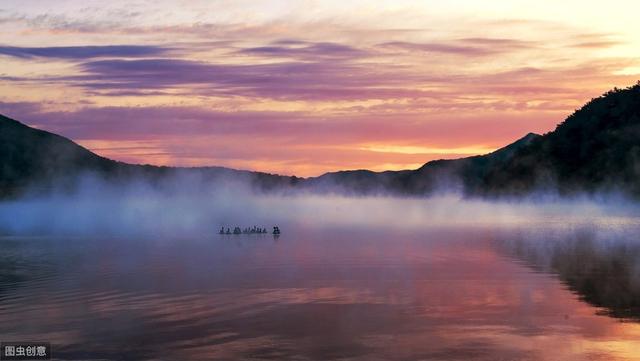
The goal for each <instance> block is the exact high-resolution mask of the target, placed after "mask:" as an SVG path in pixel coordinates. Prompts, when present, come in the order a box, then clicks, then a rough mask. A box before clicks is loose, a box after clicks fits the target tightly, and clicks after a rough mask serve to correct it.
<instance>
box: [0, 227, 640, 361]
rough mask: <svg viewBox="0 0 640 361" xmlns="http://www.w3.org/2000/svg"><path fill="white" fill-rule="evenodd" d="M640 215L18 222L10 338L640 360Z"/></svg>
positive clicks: (327, 352)
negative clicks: (234, 226)
mask: <svg viewBox="0 0 640 361" xmlns="http://www.w3.org/2000/svg"><path fill="white" fill-rule="evenodd" d="M636 219H637V218H633V217H632V218H625V217H611V218H606V219H599V220H597V221H594V220H589V221H582V222H571V221H565V220H558V219H546V220H541V221H538V222H524V223H509V222H506V223H505V222H502V223H499V224H492V223H490V222H478V223H473V222H467V223H464V224H463V223H460V222H458V223H455V222H454V223H452V224H446V223H445V222H440V223H438V224H430V225H428V226H406V227H405V226H403V227H399V226H398V227H395V226H389V225H388V224H383V223H376V224H377V225H372V224H369V225H366V224H364V223H362V222H359V223H358V222H357V223H354V224H353V225H349V224H347V223H346V222H344V223H341V224H337V223H336V224H334V225H332V226H314V225H313V224H312V223H310V222H298V223H296V222H290V223H288V224H286V225H285V226H281V228H282V230H283V233H282V235H281V236H279V237H277V238H275V237H274V236H272V235H270V234H269V235H238V236H226V235H218V234H216V231H217V229H218V226H217V225H216V226H212V227H211V232H210V233H203V234H201V235H200V236H194V235H189V236H183V237H181V236H175V235H172V236H170V237H169V236H158V237H148V236H147V237H142V236H130V237H127V236H122V235H120V236H109V235H100V234H96V235H95V236H92V237H89V236H86V235H84V236H71V235H68V236H51V235H49V236H15V235H14V236H11V235H5V236H3V237H2V238H0V247H1V249H2V252H1V253H0V335H1V341H4V342H7V341H44V342H50V343H51V344H52V350H53V354H54V357H55V358H56V359H63V360H71V359H73V360H75V359H88V360H93V359H95V360H232V359H256V360H257V359H270V360H290V359H294V360H330V359H333V360H337V359H339V360H632V359H640V323H638V319H639V318H638V316H640V311H639V310H640V299H639V295H640V277H639V276H640V239H638V238H637V234H640V232H637V231H638V230H639V229H640V227H638V224H640V222H637V221H636ZM634 237H635V238H634Z"/></svg>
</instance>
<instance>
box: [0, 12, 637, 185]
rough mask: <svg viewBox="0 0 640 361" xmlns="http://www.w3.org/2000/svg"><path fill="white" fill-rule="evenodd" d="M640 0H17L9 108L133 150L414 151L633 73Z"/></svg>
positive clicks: (399, 164)
mask: <svg viewBox="0 0 640 361" xmlns="http://www.w3.org/2000/svg"><path fill="white" fill-rule="evenodd" d="M524 4H527V6H524ZM639 12H640V3H638V2H637V1H610V2H608V3H607V4H606V7H603V6H602V4H596V3H585V2H579V1H574V0H571V1H563V2H561V3H558V2H552V1H539V2H537V3H536V6H535V7H534V6H531V3H530V2H526V3H525V2H524V1H493V2H490V3H487V2H477V1H465V0H459V1H451V2H447V4H443V3H442V2H438V1H375V2H371V1H300V0H298V1H284V0H282V1H275V0H274V1H260V2H256V1H244V0H240V1H238V0H235V1H226V0H220V1H177V0H176V1H172V0H163V1H145V0H141V1H120V0H118V1H109V2H108V3H105V2H93V1H89V2H87V1H70V0H67V1H55V2H52V1H36V0H26V1H25V0H23V1H14V0H5V1H2V2H1V3H0V113H1V114H5V115H7V116H10V117H13V118H15V119H18V120H20V121H23V122H25V123H26V124H28V125H31V126H35V127H38V128H40V129H45V130H48V131H52V132H55V133H58V134H61V135H63V136H66V137H69V138H71V139H73V140H74V141H76V142H78V143H79V144H81V145H83V146H86V147H88V148H89V149H91V150H93V151H95V152H97V153H98V154H100V155H103V156H106V157H110V158H114V159H118V160H122V161H127V162H132V163H150V164H162V165H176V166H205V165H212V166H213V165H217V166H227V167H232V168H241V169H251V170H259V171H265V172H274V173H281V174H295V175H299V176H314V175H319V174H322V173H324V172H327V171H336V170H343V169H372V170H385V169H410V168H417V167H420V166H421V165H422V164H424V163H425V162H427V161H429V160H433V159H440V158H457V157H463V156H469V155H474V154H482V153H487V152H491V151H492V150H494V149H496V148H498V147H501V146H504V145H506V144H508V143H510V142H512V141H515V140H516V139H518V138H520V137H522V136H524V135H525V134H527V133H529V132H536V133H544V132H548V131H551V130H553V129H554V128H555V126H556V125H557V124H558V123H559V122H561V121H562V120H563V119H564V118H565V117H566V116H568V115H569V114H570V113H571V112H572V111H573V110H575V109H576V108H578V107H579V106H581V105H582V104H584V103H585V102H586V101H588V100H589V99H591V98H593V97H595V96H598V95H600V94H601V93H603V92H605V91H607V90H609V89H611V88H613V87H626V86H629V85H632V84H634V83H636V82H637V81H638V79H640V61H639V60H638V53H639V52H640V35H638V34H640V22H638V21H637V14H638V13H639Z"/></svg>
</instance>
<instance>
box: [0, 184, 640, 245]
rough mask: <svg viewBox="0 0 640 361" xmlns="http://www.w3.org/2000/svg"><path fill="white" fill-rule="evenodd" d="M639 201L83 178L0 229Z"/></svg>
mask: <svg viewBox="0 0 640 361" xmlns="http://www.w3.org/2000/svg"><path fill="white" fill-rule="evenodd" d="M639 215H640V206H639V205H638V204H637V203H634V202H633V201H629V200H627V199H625V198H624V197H622V196H611V195H609V196H605V195H599V196H596V197H594V196H591V197H587V196H584V197H574V198H572V199H562V198H559V197H555V196H550V195H548V194H540V195H536V196H530V197H527V198H526V199H522V200H518V201H514V200H510V201H506V200H505V201H488V200H481V199H465V198H464V197H462V196H460V195H459V194H455V193H443V194H441V195H439V196H436V197H430V198H420V199H417V198H413V199H410V198H394V197H346V196H340V195H317V194H309V193H298V194H287V195H274V194H257V193H255V192H254V191H252V190H250V188H249V187H248V186H244V185H242V184H238V183H237V182H226V183H224V184H221V183H217V184H215V185H211V184H205V183H204V182H201V181H200V180H198V179H190V178H182V179H179V180H174V181H172V182H164V183H163V184H161V185H155V186H150V185H149V184H148V183H146V182H142V181H135V182H130V183H128V184H127V185H126V186H123V185H118V186H116V185H114V184H113V183H106V182H102V181H100V180H98V179H95V178H91V177H85V178H84V180H83V181H82V182H81V185H80V186H79V187H78V188H77V189H76V190H74V191H59V192H51V193H49V194H48V195H38V196H35V195H33V194H27V195H25V196H23V197H21V198H19V199H12V200H5V201H0V232H1V233H4V234H11V235H34V234H37V235H48V234H58V235H60V234H65V235H94V234H101V235H136V236H143V235H150V236H157V235H165V236H171V235H187V236H197V235H202V234H210V233H212V232H217V231H218V230H219V229H220V227H221V226H224V227H231V228H233V227H234V226H240V227H247V226H249V227H250V226H253V225H257V226H260V227H267V228H268V229H269V230H270V229H271V228H270V227H271V226H273V225H280V226H281V228H282V227H283V226H284V227H285V228H286V227H287V226H290V225H298V226H314V227H315V226H318V227H342V226H350V227H423V226H433V225H456V224H459V225H464V224H487V225H492V224H496V225H498V224H501V225H508V224H521V223H527V224H530V223H535V222H545V223H547V224H554V223H555V224H559V225H566V224H570V223H572V222H579V223H590V222H591V223H594V222H595V223H599V222H606V223H612V222H613V223H626V222H631V223H633V222H636V220H637V219H640V218H639V217H638V216H639Z"/></svg>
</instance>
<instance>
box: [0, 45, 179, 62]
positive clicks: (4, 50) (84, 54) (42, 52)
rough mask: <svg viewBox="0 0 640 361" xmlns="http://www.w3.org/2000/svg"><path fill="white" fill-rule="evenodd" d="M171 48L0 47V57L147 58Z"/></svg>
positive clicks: (116, 46)
mask: <svg viewBox="0 0 640 361" xmlns="http://www.w3.org/2000/svg"><path fill="white" fill-rule="evenodd" d="M171 50H172V49H171V48H167V47H161V46H154V45H105V46H53V47H19V46H0V55H5V56H10V57H14V58H21V59H30V58H57V59H73V60H78V59H91V58H104V57H117V58H120V57H123V58H130V57H132V58H133V57H149V56H158V55H164V54H166V53H168V52H169V51H171Z"/></svg>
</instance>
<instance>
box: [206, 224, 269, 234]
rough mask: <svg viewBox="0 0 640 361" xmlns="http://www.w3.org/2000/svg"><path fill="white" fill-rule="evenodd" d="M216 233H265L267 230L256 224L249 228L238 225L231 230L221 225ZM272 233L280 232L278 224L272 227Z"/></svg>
mask: <svg viewBox="0 0 640 361" xmlns="http://www.w3.org/2000/svg"><path fill="white" fill-rule="evenodd" d="M218 233H220V234H266V233H268V232H267V229H266V228H262V227H258V226H253V227H251V228H249V227H246V228H244V229H241V228H240V227H235V228H234V229H233V231H231V229H230V228H228V227H227V229H226V230H225V228H224V226H223V227H221V228H220V232H218ZM273 234H280V228H279V227H278V226H274V227H273Z"/></svg>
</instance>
